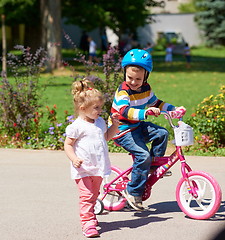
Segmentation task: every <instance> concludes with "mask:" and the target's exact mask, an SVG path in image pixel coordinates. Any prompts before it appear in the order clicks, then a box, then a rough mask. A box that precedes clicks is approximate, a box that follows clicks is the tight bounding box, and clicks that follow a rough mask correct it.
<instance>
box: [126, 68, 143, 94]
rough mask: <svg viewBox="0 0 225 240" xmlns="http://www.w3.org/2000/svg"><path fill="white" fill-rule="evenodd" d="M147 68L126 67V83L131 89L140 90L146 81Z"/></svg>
mask: <svg viewBox="0 0 225 240" xmlns="http://www.w3.org/2000/svg"><path fill="white" fill-rule="evenodd" d="M144 75H145V69H143V68H134V67H128V68H127V69H126V84H127V85H128V87H129V88H130V89H131V90H134V91H138V90H139V88H140V87H141V86H142V85H143V82H144Z"/></svg>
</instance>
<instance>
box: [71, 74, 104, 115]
mask: <svg viewBox="0 0 225 240" xmlns="http://www.w3.org/2000/svg"><path fill="white" fill-rule="evenodd" d="M72 95H73V102H74V109H75V113H78V112H79V109H80V107H81V106H83V107H89V106H91V105H92V104H94V103H95V102H96V101H100V102H104V98H103V95H102V93H101V92H100V91H98V90H97V89H96V88H94V84H93V83H92V82H90V81H89V80H88V79H86V78H84V79H83V80H82V81H75V82H74V83H73V84H72Z"/></svg>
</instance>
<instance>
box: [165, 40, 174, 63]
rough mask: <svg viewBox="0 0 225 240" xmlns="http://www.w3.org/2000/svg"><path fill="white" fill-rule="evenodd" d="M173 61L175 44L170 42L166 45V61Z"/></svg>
mask: <svg viewBox="0 0 225 240" xmlns="http://www.w3.org/2000/svg"><path fill="white" fill-rule="evenodd" d="M172 61H173V46H172V44H171V43H169V44H168V45H167V47H166V56H165V62H166V63H172Z"/></svg>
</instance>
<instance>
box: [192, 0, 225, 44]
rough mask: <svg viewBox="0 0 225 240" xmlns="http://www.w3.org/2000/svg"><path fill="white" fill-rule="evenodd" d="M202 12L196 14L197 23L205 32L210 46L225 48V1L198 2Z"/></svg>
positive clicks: (208, 0) (200, 0)
mask: <svg viewBox="0 0 225 240" xmlns="http://www.w3.org/2000/svg"><path fill="white" fill-rule="evenodd" d="M196 5H197V7H198V8H200V9H201V10H200V12H198V13H196V21H197V23H198V25H199V27H200V29H201V30H202V31H203V34H204V37H205V39H206V44H207V45H208V46H215V45H224V46H225V31H224V29H225V14H224V13H225V1H224V0H198V1H197V2H196Z"/></svg>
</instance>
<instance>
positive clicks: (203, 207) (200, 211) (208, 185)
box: [176, 171, 222, 219]
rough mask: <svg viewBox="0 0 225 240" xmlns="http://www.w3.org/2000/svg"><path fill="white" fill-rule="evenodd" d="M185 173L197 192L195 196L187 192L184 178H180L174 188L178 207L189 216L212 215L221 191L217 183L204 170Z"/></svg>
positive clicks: (203, 217)
mask: <svg viewBox="0 0 225 240" xmlns="http://www.w3.org/2000/svg"><path fill="white" fill-rule="evenodd" d="M187 175H188V179H189V181H190V183H191V185H192V186H193V187H194V188H195V191H196V192H197V197H194V196H193V195H192V194H191V193H189V191H188V186H187V183H186V181H185V179H184V178H181V179H180V181H179V182H178V184H177V188H176V199H177V202H178V205H179V207H180V209H181V210H182V211H183V212H184V213H185V214H186V215H187V216H189V217H190V218H194V219H208V218H210V217H212V216H213V215H214V214H215V213H216V212H217V211H218V209H219V207H220V204H221V198H222V193H221V189H220V186H219V184H218V183H217V181H216V180H215V179H214V178H213V177H212V176H211V175H209V174H208V173H205V172H201V171H191V172H189V173H187Z"/></svg>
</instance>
